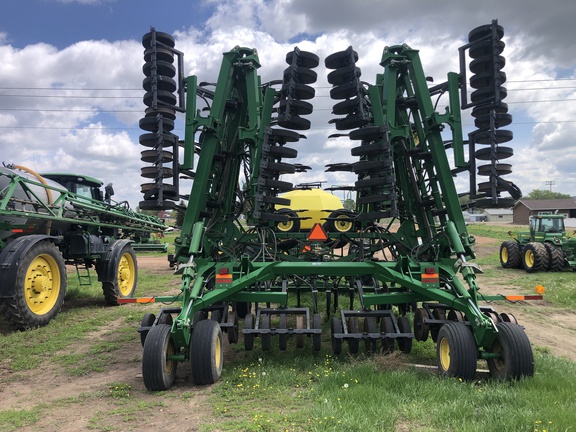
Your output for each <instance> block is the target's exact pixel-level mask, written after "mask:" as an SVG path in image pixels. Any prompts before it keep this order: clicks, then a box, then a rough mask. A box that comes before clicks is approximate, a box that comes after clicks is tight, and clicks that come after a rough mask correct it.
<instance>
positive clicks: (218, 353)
mask: <svg viewBox="0 0 576 432" xmlns="http://www.w3.org/2000/svg"><path fill="white" fill-rule="evenodd" d="M221 363H222V340H221V339H220V335H218V337H217V338H216V346H215V347H214V364H215V365H216V369H220V366H221Z"/></svg>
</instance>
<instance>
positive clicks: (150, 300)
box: [118, 297, 156, 303]
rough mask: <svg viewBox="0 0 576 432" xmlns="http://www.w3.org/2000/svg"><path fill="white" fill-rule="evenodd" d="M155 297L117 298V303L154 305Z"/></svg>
mask: <svg viewBox="0 0 576 432" xmlns="http://www.w3.org/2000/svg"><path fill="white" fill-rule="evenodd" d="M154 302H156V298H155V297H132V298H119V299H118V303H154Z"/></svg>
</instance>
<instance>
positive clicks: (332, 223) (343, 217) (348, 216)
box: [324, 210, 354, 233]
mask: <svg viewBox="0 0 576 432" xmlns="http://www.w3.org/2000/svg"><path fill="white" fill-rule="evenodd" d="M353 217H354V214H353V213H351V212H349V211H344V210H336V211H333V212H332V213H330V216H329V218H330V219H331V220H327V221H326V222H325V223H324V229H325V230H326V231H328V232H333V233H347V232H349V231H350V230H351V229H352V227H353V225H354V224H353V222H352V218H353Z"/></svg>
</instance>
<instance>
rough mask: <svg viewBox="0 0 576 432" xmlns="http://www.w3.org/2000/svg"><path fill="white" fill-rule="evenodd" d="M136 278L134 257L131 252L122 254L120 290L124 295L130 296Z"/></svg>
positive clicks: (119, 278)
mask: <svg viewBox="0 0 576 432" xmlns="http://www.w3.org/2000/svg"><path fill="white" fill-rule="evenodd" d="M135 278H136V266H135V263H134V258H133V257H132V255H130V254H129V253H126V254H124V255H122V258H120V262H119V263H118V290H119V291H120V295H121V296H123V297H126V296H129V295H130V293H131V292H132V287H133V286H134V280H135Z"/></svg>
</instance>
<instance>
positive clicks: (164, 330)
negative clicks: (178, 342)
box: [142, 324, 178, 391]
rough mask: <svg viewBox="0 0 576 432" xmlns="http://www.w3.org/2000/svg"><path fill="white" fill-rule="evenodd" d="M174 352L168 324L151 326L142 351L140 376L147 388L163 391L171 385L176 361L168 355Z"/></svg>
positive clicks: (174, 379) (174, 374) (174, 375)
mask: <svg viewBox="0 0 576 432" xmlns="http://www.w3.org/2000/svg"><path fill="white" fill-rule="evenodd" d="M175 352H176V350H175V348H174V341H173V340H172V335H171V333H170V326H169V325H168V324H160V325H157V326H154V327H152V329H151V330H150V331H149V332H148V336H147V337H146V342H145V343H144V351H143V352H142V377H143V378H144V385H145V386H146V388H147V389H148V390H150V391H163V390H168V389H169V388H170V387H172V385H173V384H174V381H176V368H177V365H178V362H177V361H176V360H169V359H168V357H169V356H171V355H174V354H175Z"/></svg>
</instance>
